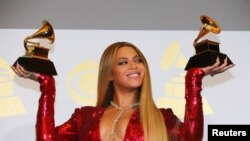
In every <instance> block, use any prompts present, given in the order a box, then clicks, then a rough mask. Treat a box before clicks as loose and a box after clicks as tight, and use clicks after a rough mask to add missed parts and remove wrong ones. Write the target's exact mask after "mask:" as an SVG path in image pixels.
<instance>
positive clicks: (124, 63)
mask: <svg viewBox="0 0 250 141" xmlns="http://www.w3.org/2000/svg"><path fill="white" fill-rule="evenodd" d="M126 64H128V61H127V60H119V61H118V65H126Z"/></svg>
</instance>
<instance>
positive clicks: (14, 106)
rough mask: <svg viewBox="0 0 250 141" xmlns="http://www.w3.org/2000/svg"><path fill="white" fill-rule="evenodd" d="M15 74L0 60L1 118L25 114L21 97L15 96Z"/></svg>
mask: <svg viewBox="0 0 250 141" xmlns="http://www.w3.org/2000/svg"><path fill="white" fill-rule="evenodd" d="M14 76H15V73H14V72H13V71H12V70H11V68H10V65H9V64H8V63H7V62H6V61H5V60H3V59H1V58H0V118H1V117H8V116H16V115H22V114H25V112H26V111H25V107H24V105H23V103H22V101H21V99H20V98H19V96H17V94H16V95H13V90H14V89H13V79H14Z"/></svg>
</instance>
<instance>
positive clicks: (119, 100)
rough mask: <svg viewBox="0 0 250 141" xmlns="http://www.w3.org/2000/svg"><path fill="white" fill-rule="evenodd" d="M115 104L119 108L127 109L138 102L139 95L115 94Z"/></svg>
mask: <svg viewBox="0 0 250 141" xmlns="http://www.w3.org/2000/svg"><path fill="white" fill-rule="evenodd" d="M113 102H114V103H116V104H117V105H118V106H119V107H121V108H123V107H127V106H129V105H131V104H133V103H136V102H138V99H137V94H117V93H116V94H115V96H114V99H113Z"/></svg>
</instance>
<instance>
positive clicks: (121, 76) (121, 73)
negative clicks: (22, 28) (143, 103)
mask: <svg viewBox="0 0 250 141" xmlns="http://www.w3.org/2000/svg"><path fill="white" fill-rule="evenodd" d="M144 72H145V67H144V65H143V62H142V59H141V57H140V56H139V54H138V53H137V52H136V51H135V50H134V49H133V48H132V47H129V46H125V47H121V48H119V49H118V51H117V53H116V55H115V59H114V64H113V68H112V76H111V77H112V78H111V79H112V81H113V85H114V88H115V89H117V88H118V89H120V90H128V91H129V90H135V89H137V88H139V87H140V86H141V85H142V81H143V77H144Z"/></svg>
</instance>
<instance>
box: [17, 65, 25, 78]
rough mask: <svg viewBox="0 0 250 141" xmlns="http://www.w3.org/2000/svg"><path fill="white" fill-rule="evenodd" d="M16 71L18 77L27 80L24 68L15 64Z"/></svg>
mask: <svg viewBox="0 0 250 141" xmlns="http://www.w3.org/2000/svg"><path fill="white" fill-rule="evenodd" d="M16 71H17V74H19V76H20V77H24V78H27V73H26V72H25V70H24V68H23V67H22V66H21V65H20V64H19V63H17V64H16Z"/></svg>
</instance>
